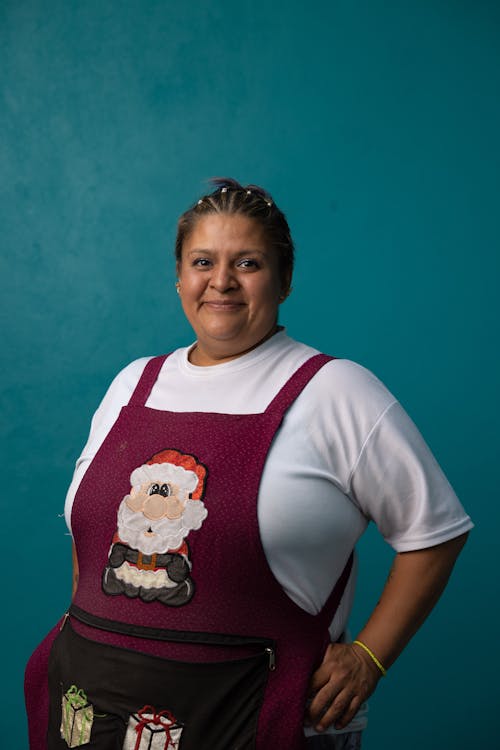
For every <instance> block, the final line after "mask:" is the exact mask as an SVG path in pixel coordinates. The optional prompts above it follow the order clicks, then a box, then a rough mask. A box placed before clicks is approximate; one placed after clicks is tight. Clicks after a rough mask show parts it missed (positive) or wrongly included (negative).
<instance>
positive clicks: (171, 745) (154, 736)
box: [123, 706, 183, 750]
mask: <svg viewBox="0 0 500 750" xmlns="http://www.w3.org/2000/svg"><path fill="white" fill-rule="evenodd" d="M182 730H183V725H182V724H179V722H178V721H177V719H176V718H175V717H174V716H173V715H172V714H171V713H170V711H156V709H155V708H154V707H153V706H144V707H143V708H141V710H140V711H137V713H135V714H132V715H131V716H130V717H129V721H128V725H127V733H126V735H125V741H124V743H123V750H179V742H180V739H181V734H182Z"/></svg>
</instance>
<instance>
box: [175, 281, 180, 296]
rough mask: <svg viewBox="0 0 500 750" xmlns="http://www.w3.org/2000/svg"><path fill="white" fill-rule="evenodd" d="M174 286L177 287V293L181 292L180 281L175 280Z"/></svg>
mask: <svg viewBox="0 0 500 750" xmlns="http://www.w3.org/2000/svg"><path fill="white" fill-rule="evenodd" d="M175 288H176V289H177V294H180V293H181V282H180V281H176V282H175Z"/></svg>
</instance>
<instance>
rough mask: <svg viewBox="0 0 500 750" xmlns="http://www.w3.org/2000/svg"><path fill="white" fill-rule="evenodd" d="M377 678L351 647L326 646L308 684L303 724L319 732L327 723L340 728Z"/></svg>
mask: <svg viewBox="0 0 500 750" xmlns="http://www.w3.org/2000/svg"><path fill="white" fill-rule="evenodd" d="M381 676H382V675H381V672H380V670H379V669H378V667H377V666H376V665H375V664H374V663H373V661H372V660H371V659H370V657H369V656H367V655H366V654H365V653H364V652H363V650H362V649H360V648H359V647H358V646H356V645H355V644H353V643H332V644H330V645H329V646H328V648H327V649H326V652H325V656H324V658H323V661H322V663H321V666H320V667H319V668H318V669H317V670H316V672H315V673H314V674H313V676H312V679H311V683H310V685H309V692H310V698H311V700H310V704H309V707H308V710H307V713H306V721H307V723H310V724H312V725H313V726H314V728H315V729H316V731H319V732H321V731H323V730H325V729H327V727H329V726H330V724H335V727H336V728H337V729H342V728H343V727H345V726H346V725H347V724H349V722H350V721H351V720H352V719H353V718H354V715H355V714H356V713H357V711H358V710H359V708H360V706H361V704H362V703H363V701H365V700H366V699H367V698H368V696H370V695H371V694H372V693H373V691H374V690H375V688H376V686H377V682H378V681H379V679H380V677H381Z"/></svg>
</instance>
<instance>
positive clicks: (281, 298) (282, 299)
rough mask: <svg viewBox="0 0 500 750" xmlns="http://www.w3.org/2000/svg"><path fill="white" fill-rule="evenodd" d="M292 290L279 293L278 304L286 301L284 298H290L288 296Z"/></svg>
mask: <svg viewBox="0 0 500 750" xmlns="http://www.w3.org/2000/svg"><path fill="white" fill-rule="evenodd" d="M292 289H293V287H289V288H288V289H287V290H286V292H281V294H280V302H284V301H285V300H286V298H287V297H289V296H290V294H291V293H292Z"/></svg>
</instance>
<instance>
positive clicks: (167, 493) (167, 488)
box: [160, 484, 172, 497]
mask: <svg viewBox="0 0 500 750" xmlns="http://www.w3.org/2000/svg"><path fill="white" fill-rule="evenodd" d="M171 494H172V493H171V492H170V485H168V484H162V486H161V487H160V495H163V497H169V496H170V495H171Z"/></svg>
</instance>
